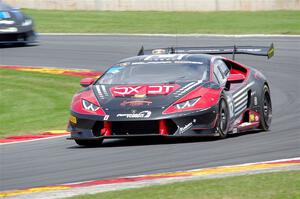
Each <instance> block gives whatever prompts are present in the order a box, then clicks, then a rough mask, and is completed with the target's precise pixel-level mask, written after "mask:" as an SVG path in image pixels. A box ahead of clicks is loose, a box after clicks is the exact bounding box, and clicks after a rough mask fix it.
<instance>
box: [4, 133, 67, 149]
mask: <svg viewBox="0 0 300 199" xmlns="http://www.w3.org/2000/svg"><path fill="white" fill-rule="evenodd" d="M68 135H70V133H69V132H67V131H64V130H52V131H46V132H44V133H40V134H25V135H13V136H8V137H4V138H0V146H1V145H7V144H15V143H23V142H32V141H37V140H46V139H52V138H59V137H66V136H68Z"/></svg>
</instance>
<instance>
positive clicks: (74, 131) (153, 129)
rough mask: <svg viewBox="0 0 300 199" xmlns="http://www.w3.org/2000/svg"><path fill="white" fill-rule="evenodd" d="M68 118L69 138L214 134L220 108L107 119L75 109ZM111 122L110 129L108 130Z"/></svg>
mask: <svg viewBox="0 0 300 199" xmlns="http://www.w3.org/2000/svg"><path fill="white" fill-rule="evenodd" d="M71 117H73V118H74V117H75V118H76V123H74V120H72V122H71V121H69V124H68V131H69V132H71V137H70V138H69V139H76V140H79V139H84V140H87V139H101V138H131V137H144V136H172V137H191V136H208V135H209V136H213V135H215V132H216V129H215V126H216V122H217V108H216V107H212V108H210V109H207V110H203V111H193V112H188V113H183V114H180V115H179V114H173V115H167V116H163V117H159V118H151V119H146V120H122V121H104V120H103V116H95V115H83V114H78V113H75V112H72V113H71ZM107 125H109V129H107V128H108V127H107ZM107 130H108V131H109V132H106V131H107Z"/></svg>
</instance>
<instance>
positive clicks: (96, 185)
mask: <svg viewBox="0 0 300 199" xmlns="http://www.w3.org/2000/svg"><path fill="white" fill-rule="evenodd" d="M287 170H300V157H297V158H291V159H281V160H274V161H266V162H256V163H247V164H238V165H231V166H220V167H212V168H204V169H194V170H187V171H178V172H168V173H159V174H150V175H141V176H127V177H121V178H112V179H104V180H91V181H85V182H76V183H68V184H59V185H52V186H41V187H33V188H28V189H20V190H12V191H4V192H0V197H6V198H21V199H27V198H28V199H29V198H30V199H35V198H39V199H40V198H47V199H54V198H62V197H70V196H75V195H80V194H93V193H99V192H106V191H114V190H123V189H129V188H139V187H145V186H152V185H158V184H166V183H171V182H180V181H186V180H196V179H209V178H220V177H226V176H233V175H246V174H256V173H265V172H276V171H287Z"/></svg>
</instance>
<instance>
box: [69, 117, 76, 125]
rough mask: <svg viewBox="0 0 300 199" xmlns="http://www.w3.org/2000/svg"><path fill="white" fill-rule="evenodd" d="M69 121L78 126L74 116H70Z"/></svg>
mask: <svg viewBox="0 0 300 199" xmlns="http://www.w3.org/2000/svg"><path fill="white" fill-rule="evenodd" d="M69 120H70V122H71V123H73V124H77V118H76V117H74V116H73V115H71V116H70V118H69Z"/></svg>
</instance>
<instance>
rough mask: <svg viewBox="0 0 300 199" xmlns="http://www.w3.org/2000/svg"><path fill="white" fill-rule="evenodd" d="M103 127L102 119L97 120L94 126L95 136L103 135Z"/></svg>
mask: <svg viewBox="0 0 300 199" xmlns="http://www.w3.org/2000/svg"><path fill="white" fill-rule="evenodd" d="M102 128H103V122H102V121H97V122H95V124H94V126H93V129H92V131H93V134H94V136H101V129H102Z"/></svg>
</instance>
